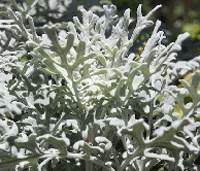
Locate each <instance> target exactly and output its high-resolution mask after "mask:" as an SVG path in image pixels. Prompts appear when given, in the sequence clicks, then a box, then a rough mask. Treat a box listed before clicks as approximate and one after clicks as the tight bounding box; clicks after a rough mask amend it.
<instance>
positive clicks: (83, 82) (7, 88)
mask: <svg viewBox="0 0 200 171" xmlns="http://www.w3.org/2000/svg"><path fill="white" fill-rule="evenodd" d="M10 2H11V5H10V7H11V8H7V7H6V5H1V6H0V7H1V9H2V12H1V16H0V17H1V19H0V28H1V30H0V39H1V41H0V50H1V54H0V58H1V61H0V69H1V73H0V74H1V77H0V78H1V79H0V86H1V87H0V97H1V98H0V106H1V108H0V111H1V112H0V170H3V171H10V170H22V171H26V170H34V171H37V170H39V171H41V170H44V171H45V170H46V171H50V170H63V171H64V170H69V171H71V170H81V171H82V170H87V171H94V170H110V171H114V170H117V171H124V170H131V171H133V170H137V171H145V170H146V171H147V170H152V169H153V170H159V169H160V170H163V169H168V170H173V169H174V170H184V169H189V170H192V169H193V170H197V169H198V165H196V164H195V160H196V159H197V157H198V155H199V149H200V147H199V137H200V135H199V127H200V123H199V122H198V118H199V117H200V108H199V105H200V103H199V101H200V92H199V91H198V87H199V80H200V73H199V61H200V57H196V58H194V59H193V60H191V61H188V62H173V61H174V59H175V57H176V55H177V52H178V51H180V50H181V43H182V41H183V40H185V39H186V38H188V37H189V34H188V33H184V34H181V35H179V36H178V38H177V40H176V41H175V42H172V43H170V44H169V45H167V46H165V45H163V44H162V40H163V39H164V38H165V35H164V32H163V31H160V30H159V27H160V25H161V22H160V21H159V20H158V21H156V23H155V25H154V29H153V32H152V34H151V36H150V37H149V39H148V41H147V44H146V46H145V48H144V51H143V52H142V53H141V55H140V56H139V57H138V58H136V57H135V54H134V53H133V52H130V51H129V49H130V48H131V47H132V44H133V42H134V41H135V40H136V39H137V37H138V36H139V35H140V32H141V31H142V30H143V29H145V28H146V27H149V26H152V25H153V24H154V23H153V21H151V20H150V17H151V16H152V14H153V13H154V12H155V11H156V10H157V9H158V8H160V7H161V5H158V6H156V7H155V8H154V9H153V10H152V11H150V12H149V13H148V14H147V15H145V16H143V15H142V12H141V7H142V5H139V7H138V9H137V23H136V27H135V29H134V31H133V32H132V33H131V36H130V37H129V36H128V35H129V34H130V33H129V29H128V27H129V24H130V22H131V21H132V20H131V18H130V9H127V10H126V11H125V12H124V15H123V17H121V18H120V19H119V18H118V16H117V15H116V14H115V11H116V7H115V6H114V5H110V6H104V7H103V9H104V15H103V16H101V17H99V16H97V15H96V14H95V13H93V12H92V11H86V10H85V9H84V8H82V9H81V13H82V19H79V18H78V17H73V22H62V23H57V24H48V25H45V26H43V27H42V34H38V33H37V27H35V26H34V21H33V18H32V17H31V14H30V13H29V10H33V9H34V5H35V4H37V1H36V0H26V1H25V3H24V4H26V5H25V7H26V9H25V10H22V8H15V9H16V10H13V9H12V6H13V5H14V6H15V7H16V5H17V6H18V5H19V4H17V3H16V1H15V0H10ZM17 9H18V10H17ZM19 9H21V10H19ZM27 9H28V10H27ZM40 29H41V28H40ZM40 31H41V30H40ZM192 70H193V71H194V70H195V71H196V72H194V74H193V75H192V82H191V84H189V83H188V82H186V81H185V80H179V81H180V82H181V83H182V84H183V85H184V88H178V87H177V86H176V85H175V84H174V80H176V79H177V78H180V77H181V76H183V75H184V74H186V73H187V72H189V71H192ZM188 94H190V95H191V96H192V101H191V102H188V103H185V101H184V99H185V98H186V97H187V96H188ZM175 105H179V107H180V109H181V110H182V112H183V114H182V116H181V117H180V118H178V117H177V116H178V115H179V113H176V112H174V106H175Z"/></svg>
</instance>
